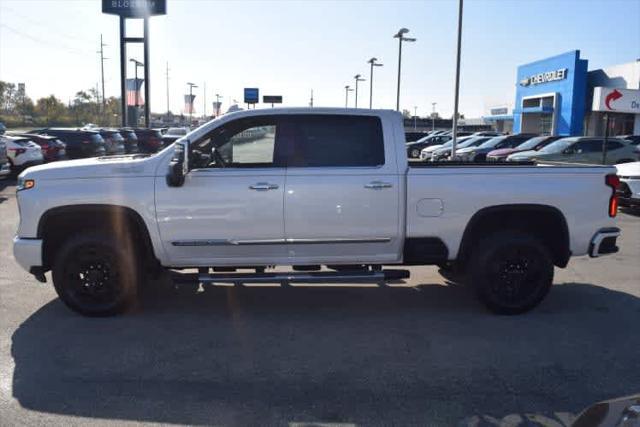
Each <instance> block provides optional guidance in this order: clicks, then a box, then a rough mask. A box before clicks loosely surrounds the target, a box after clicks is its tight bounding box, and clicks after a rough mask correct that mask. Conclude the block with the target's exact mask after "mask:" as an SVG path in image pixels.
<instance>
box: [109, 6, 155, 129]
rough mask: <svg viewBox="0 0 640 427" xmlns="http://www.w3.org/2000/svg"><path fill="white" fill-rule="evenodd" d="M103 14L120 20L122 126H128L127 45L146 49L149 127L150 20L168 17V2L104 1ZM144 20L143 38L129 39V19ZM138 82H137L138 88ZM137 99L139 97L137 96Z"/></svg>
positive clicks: (146, 96) (146, 114)
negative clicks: (162, 16)
mask: <svg viewBox="0 0 640 427" xmlns="http://www.w3.org/2000/svg"><path fill="white" fill-rule="evenodd" d="M102 13H107V14H111V15H117V16H118V17H119V20H120V103H121V108H122V126H123V127H125V126H127V90H126V79H127V43H142V44H143V49H144V97H145V101H144V123H145V126H147V127H149V122H150V110H151V100H150V98H149V96H150V86H151V85H150V81H149V18H150V17H151V16H157V15H166V14H167V1H166V0H136V1H113V0H102ZM128 18H133V19H142V20H143V21H144V22H143V26H144V29H143V37H127V34H126V26H127V25H126V24H127V19H128ZM137 84H138V82H137V81H136V86H137ZM136 98H137V96H136Z"/></svg>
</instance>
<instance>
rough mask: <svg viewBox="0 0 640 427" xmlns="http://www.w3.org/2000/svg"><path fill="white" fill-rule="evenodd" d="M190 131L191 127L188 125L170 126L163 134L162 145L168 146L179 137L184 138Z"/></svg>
mask: <svg viewBox="0 0 640 427" xmlns="http://www.w3.org/2000/svg"><path fill="white" fill-rule="evenodd" d="M188 132H189V129H188V128H186V127H183V128H169V129H167V131H166V132H165V133H163V134H162V145H163V146H164V147H166V146H167V145H169V144H172V143H173V142H175V141H176V140H178V139H179V138H182V137H183V136H185V135H186V134H187V133H188Z"/></svg>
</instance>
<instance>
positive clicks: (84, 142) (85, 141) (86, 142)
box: [82, 139, 91, 144]
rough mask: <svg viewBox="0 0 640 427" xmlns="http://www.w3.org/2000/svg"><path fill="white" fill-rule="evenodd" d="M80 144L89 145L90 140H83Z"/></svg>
mask: <svg viewBox="0 0 640 427" xmlns="http://www.w3.org/2000/svg"><path fill="white" fill-rule="evenodd" d="M82 143H83V144H91V140H89V139H83V140H82Z"/></svg>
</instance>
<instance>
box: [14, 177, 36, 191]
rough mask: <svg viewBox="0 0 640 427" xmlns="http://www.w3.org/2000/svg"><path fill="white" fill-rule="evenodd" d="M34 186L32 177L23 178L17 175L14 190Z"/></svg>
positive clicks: (27, 188)
mask: <svg viewBox="0 0 640 427" xmlns="http://www.w3.org/2000/svg"><path fill="white" fill-rule="evenodd" d="M35 186H36V181H35V180H33V179H25V178H24V177H22V176H19V177H18V184H17V185H16V191H22V190H30V189H32V188H33V187H35Z"/></svg>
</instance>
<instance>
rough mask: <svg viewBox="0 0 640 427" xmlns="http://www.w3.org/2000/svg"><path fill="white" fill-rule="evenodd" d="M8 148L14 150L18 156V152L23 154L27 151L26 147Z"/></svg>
mask: <svg viewBox="0 0 640 427" xmlns="http://www.w3.org/2000/svg"><path fill="white" fill-rule="evenodd" d="M8 150H9V151H13V152H15V153H16V156H19V155H20V154H24V153H26V152H27V149H26V148H9V149H8Z"/></svg>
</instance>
